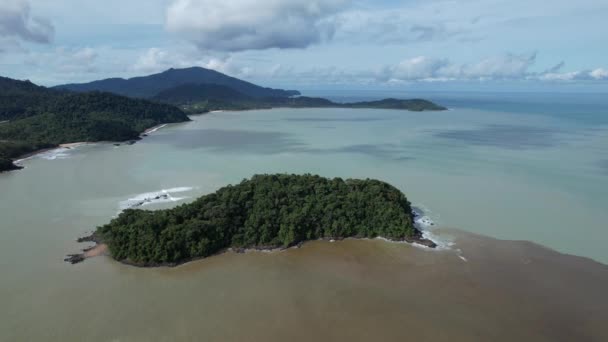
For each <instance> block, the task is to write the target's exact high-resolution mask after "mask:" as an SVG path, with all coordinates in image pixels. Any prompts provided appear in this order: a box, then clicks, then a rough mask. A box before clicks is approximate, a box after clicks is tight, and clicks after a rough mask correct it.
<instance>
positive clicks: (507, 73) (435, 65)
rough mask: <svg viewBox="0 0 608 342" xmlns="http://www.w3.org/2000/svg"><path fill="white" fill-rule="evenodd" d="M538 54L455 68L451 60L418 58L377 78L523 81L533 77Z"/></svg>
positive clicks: (508, 55) (401, 63)
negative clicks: (530, 75) (532, 72)
mask: <svg viewBox="0 0 608 342" xmlns="http://www.w3.org/2000/svg"><path fill="white" fill-rule="evenodd" d="M535 60H536V54H531V55H514V54H506V55H501V56H495V57H489V58H485V59H482V60H480V61H478V62H475V63H471V64H455V63H452V62H450V61H449V60H448V59H445V58H443V59H440V58H431V57H425V56H418V57H414V58H410V59H406V60H404V61H402V62H400V63H398V64H397V65H394V66H389V67H385V68H384V69H382V71H381V72H380V73H379V74H378V75H377V78H378V79H379V80H384V81H386V80H392V81H393V82H395V81H448V80H485V79H522V78H525V77H526V76H527V75H529V74H530V72H529V68H530V67H531V66H532V65H533V64H534V62H535Z"/></svg>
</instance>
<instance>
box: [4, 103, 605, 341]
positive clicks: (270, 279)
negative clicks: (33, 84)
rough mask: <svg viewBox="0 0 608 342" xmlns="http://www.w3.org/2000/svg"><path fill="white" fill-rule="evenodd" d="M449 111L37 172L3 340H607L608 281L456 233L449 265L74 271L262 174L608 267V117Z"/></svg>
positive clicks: (318, 119) (406, 261) (353, 249)
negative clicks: (90, 239) (407, 203)
mask: <svg viewBox="0 0 608 342" xmlns="http://www.w3.org/2000/svg"><path fill="white" fill-rule="evenodd" d="M446 101H447V102H448V105H449V106H450V107H451V109H452V110H450V111H447V112H440V113H439V112H438V113H411V112H400V111H385V110H344V109H302V110H294V109H276V110H264V111H249V112H239V113H230V112H225V113H214V114H209V115H205V116H198V117H193V119H194V122H191V123H186V124H178V125H170V126H167V127H164V128H162V129H160V130H159V131H157V132H155V133H153V134H151V135H150V136H149V137H147V138H145V139H144V140H143V141H141V142H140V143H137V144H135V145H133V146H119V147H115V146H113V145H88V146H80V147H78V148H76V149H71V150H67V151H66V150H60V151H58V153H57V155H53V154H52V153H50V154H48V153H47V154H45V155H43V156H40V157H36V158H32V159H29V160H27V161H24V162H23V165H24V166H25V167H26V169H24V170H22V171H18V172H13V173H8V174H2V175H0V217H1V218H2V221H1V223H0V274H2V282H0V300H1V301H2V303H3V310H2V311H1V312H0V340H7V341H12V340H58V341H59V340H61V341H66V340H102V341H103V340H121V341H122V340H127V341H131V340H142V341H143V340H150V339H154V340H163V339H164V340H175V339H183V340H188V339H193V338H195V337H196V338H197V339H200V338H202V337H205V338H206V340H213V339H215V340H250V339H261V338H265V339H269V340H274V339H276V340H279V339H282V338H285V337H286V336H293V335H294V334H296V332H297V334H296V335H297V336H296V337H299V338H300V339H302V340H309V339H312V338H319V337H326V339H330V338H332V337H333V338H334V339H338V338H340V339H345V338H349V339H351V340H369V339H371V338H373V337H377V338H378V339H382V338H381V337H384V340H393V339H397V338H401V339H402V338H403V337H408V336H417V337H420V338H423V339H424V338H433V339H434V340H442V339H445V340H447V339H448V338H460V339H462V340H470V339H471V338H476V339H482V340H488V339H492V340H494V339H499V338H504V339H507V338H508V337H510V338H511V339H513V338H527V339H535V340H543V339H544V340H559V339H562V340H577V339H578V340H580V339H585V338H591V339H593V338H595V340H601V339H600V338H597V337H602V335H601V329H599V328H601V327H598V326H597V321H598V320H597V317H599V318H605V317H606V316H605V313H606V302H607V301H606V297H605V295H603V294H602V293H601V292H600V291H599V290H598V286H603V288H604V289H605V288H606V285H607V282H606V274H607V272H606V268H605V266H602V265H601V264H598V263H595V262H593V261H590V260H587V259H581V258H576V257H568V256H562V255H560V254H558V253H554V252H550V251H547V250H545V249H544V248H542V247H538V246H536V245H530V244H528V243H509V242H496V241H494V240H492V239H486V238H480V237H476V236H471V235H467V234H464V235H462V234H458V233H454V232H448V233H445V232H441V231H435V232H434V234H435V235H437V236H439V238H442V239H445V240H450V239H451V236H453V235H456V236H461V237H460V238H459V239H456V242H455V243H456V244H455V245H454V246H453V247H452V250H451V251H446V252H439V253H435V252H427V251H424V250H420V249H418V248H415V247H410V246H407V245H396V244H390V243H386V242H382V241H346V242H340V243H336V244H329V243H325V244H324V243H314V244H309V245H305V247H304V248H302V249H301V250H290V251H288V252H285V253H278V254H247V255H231V254H227V255H223V256H219V257H214V258H211V259H208V260H204V261H200V262H196V263H192V264H188V265H185V266H183V267H180V268H177V269H171V270H167V269H156V270H150V269H137V268H132V267H128V266H124V265H119V264H117V263H115V262H113V261H112V260H110V259H109V258H106V257H101V258H96V259H91V260H88V261H87V262H85V263H83V264H80V265H76V266H71V265H67V264H65V263H64V262H63V261H62V259H63V257H64V255H66V254H69V253H73V252H76V251H78V249H80V248H83V247H84V246H82V245H79V244H77V243H76V242H75V241H74V240H75V239H76V238H77V237H79V236H82V235H84V234H86V233H88V232H90V231H92V230H93V229H94V228H95V226H97V225H100V224H104V223H106V222H108V220H110V219H111V218H112V217H113V216H115V215H117V213H118V212H119V211H120V210H121V209H124V208H125V207H128V206H130V205H132V204H133V203H134V202H135V203H137V202H138V201H141V200H142V199H143V200H145V199H146V198H149V197H150V196H151V195H155V194H159V193H161V194H162V193H168V194H169V195H170V196H171V197H170V198H168V199H167V200H166V201H164V202H165V203H157V204H148V203H146V204H145V206H144V208H145V209H156V208H164V207H171V206H173V205H175V204H177V203H185V202H187V201H188V200H191V199H193V198H196V197H197V196H200V195H202V194H205V193H209V192H212V191H214V190H216V189H217V188H219V187H221V186H223V185H226V184H228V183H235V182H238V181H240V180H241V179H243V178H249V177H250V176H251V175H253V174H255V173H271V172H295V173H305V172H310V173H315V174H320V175H323V176H328V177H334V176H339V177H345V178H346V177H373V178H378V179H382V180H385V181H387V182H389V183H391V184H394V185H395V186H397V187H399V188H400V189H402V190H403V191H404V192H405V193H406V194H407V195H408V198H409V199H410V200H411V201H412V202H413V203H414V205H416V206H418V207H421V208H422V209H423V210H425V212H426V214H427V215H429V216H430V217H431V218H432V219H433V221H435V222H436V223H437V225H438V226H439V227H456V228H459V229H462V230H465V231H468V232H474V233H480V234H483V235H488V236H492V237H497V238H502V239H513V240H529V241H533V242H536V243H539V244H542V245H545V246H548V247H550V248H553V249H556V250H558V251H560V252H564V253H569V254H574V255H579V256H583V257H588V258H593V259H595V260H597V261H599V262H603V263H608V249H607V248H605V243H606V241H608V230H607V228H606V224H605V222H607V219H608V212H606V210H605V204H606V203H608V167H607V163H608V122H607V121H606V119H605V118H606V117H607V116H606V113H608V112H607V111H605V109H606V108H608V106H605V105H604V104H603V102H601V101H599V100H597V99H596V98H593V99H592V100H589V101H586V100H584V99H583V100H581V101H582V102H585V103H591V105H587V106H580V107H577V106H575V105H573V104H571V103H570V102H567V104H560V102H559V101H558V102H557V103H553V102H547V103H546V104H545V105H544V107H543V106H541V105H538V104H536V102H533V103H532V104H530V103H529V102H530V101H528V102H526V101H524V100H521V101H519V102H518V101H515V100H513V101H506V102H505V101H503V105H502V106H501V105H500V103H498V104H497V103H496V100H495V99H494V100H492V101H494V102H492V101H489V104H488V101H486V102H483V101H484V99H481V100H479V101H477V102H475V101H470V102H463V101H464V100H458V101H457V100H454V99H450V98H448V99H446ZM459 101H460V102H459ZM480 101H481V102H480ZM538 101H540V102H542V101H545V100H543V99H541V100H538ZM440 102H441V101H440ZM562 102H563V101H562ZM518 103H519V104H518ZM527 107H530V109H531V110H530V112H526V110H525V108H527ZM539 108H540V109H539ZM559 108H561V109H559ZM564 108H565V109H564ZM573 108H581V109H580V110H581V111H582V112H581V113H579V114H576V112H573V110H574V109H573ZM541 109H542V110H541ZM553 109H555V110H553ZM163 190H165V191H163ZM176 190H177V191H176ZM458 250H460V252H458ZM461 257H463V258H464V259H466V260H467V261H465V260H463V259H462V258H461ZM530 260H532V261H533V262H532V263H530ZM530 264H532V265H533V266H529V265H530ZM567 287H568V288H567ZM521 298H525V299H526V300H525V301H522V300H521ZM497 308H500V310H499V309H497ZM593 317H596V319H593ZM603 321H605V319H604V320H603ZM564 322H566V323H567V324H562V323H564ZM600 322H601V320H600ZM437 326H441V327H444V328H445V329H444V330H437V329H436V327H437ZM236 327H238V328H236ZM310 327H315V329H312V328H310ZM433 327H435V329H433ZM568 337H572V338H568Z"/></svg>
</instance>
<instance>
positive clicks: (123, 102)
mask: <svg viewBox="0 0 608 342" xmlns="http://www.w3.org/2000/svg"><path fill="white" fill-rule="evenodd" d="M299 95H300V92H298V91H296V90H283V89H272V88H264V87H260V86H258V85H255V84H252V83H249V82H246V81H243V80H239V79H237V78H234V77H230V76H227V75H224V74H222V73H219V72H217V71H214V70H209V69H204V68H199V67H194V68H187V69H169V70H167V71H165V72H162V73H159V74H154V75H150V76H143V77H135V78H131V79H128V80H126V79H121V78H111V79H106V80H100V81H94V82H90V83H84V84H67V85H62V86H57V87H54V88H45V87H41V86H38V85H35V84H33V83H31V82H29V81H18V80H13V79H10V78H5V77H0V172H3V171H10V170H15V169H18V168H19V167H18V166H17V165H15V164H14V163H13V160H15V159H17V158H20V157H22V156H24V155H28V154H31V153H35V152H36V151H40V150H43V149H48V148H53V147H57V146H58V145H60V144H66V143H75V142H99V141H128V140H136V139H139V136H140V134H141V133H142V132H144V131H145V130H146V129H149V128H151V127H154V126H157V125H160V124H166V123H177V122H185V121H189V120H190V119H189V118H188V116H187V114H204V113H208V112H210V111H217V110H248V109H267V108H277V107H289V108H380V109H398V110H410V111H440V110H445V109H446V108H444V107H442V106H439V105H437V104H435V103H433V102H430V101H427V100H423V99H412V100H400V99H384V100H380V101H369V102H355V103H337V102H333V101H330V100H328V99H324V98H317V97H306V96H299Z"/></svg>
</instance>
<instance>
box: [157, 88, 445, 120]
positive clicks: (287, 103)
mask: <svg viewBox="0 0 608 342" xmlns="http://www.w3.org/2000/svg"><path fill="white" fill-rule="evenodd" d="M153 99H154V100H156V101H159V102H164V103H170V104H173V105H176V106H180V107H181V108H182V109H183V110H184V111H185V112H187V113H190V114H198V113H206V112H209V111H213V110H246V109H265V108H276V107H288V108H380V109H402V110H411V111H424V110H445V108H444V107H441V106H438V105H436V104H434V103H432V102H430V101H427V100H421V99H413V100H398V99H384V100H381V101H369V102H354V103H337V102H333V101H330V100H327V99H324V98H319V97H307V96H296V97H265V98H256V97H250V96H247V95H245V94H243V93H240V92H238V91H236V90H234V89H231V88H228V87H225V86H220V85H216V84H203V85H200V84H185V85H181V86H178V87H175V88H171V89H168V90H165V91H162V92H161V93H159V94H158V95H156V96H155V97H154V98H153Z"/></svg>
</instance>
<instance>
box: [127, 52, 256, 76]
mask: <svg viewBox="0 0 608 342" xmlns="http://www.w3.org/2000/svg"><path fill="white" fill-rule="evenodd" d="M193 66H199V67H203V68H207V69H213V70H216V71H219V72H222V73H226V74H229V75H232V76H236V77H243V76H247V75H248V74H249V73H250V72H251V68H249V67H247V66H240V65H238V64H237V63H235V62H234V60H233V58H232V57H231V56H229V55H222V54H218V55H215V56H211V55H209V56H201V55H200V53H197V52H196V51H174V50H166V49H161V48H150V49H147V50H146V51H144V52H143V53H141V55H140V56H139V58H138V59H137V61H136V62H135V64H133V65H132V66H131V67H130V69H131V71H135V72H145V73H155V72H161V71H165V70H167V69H169V68H188V67H193Z"/></svg>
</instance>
